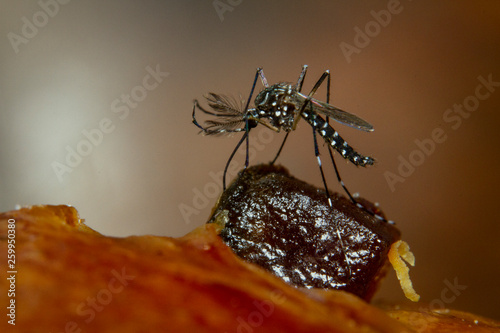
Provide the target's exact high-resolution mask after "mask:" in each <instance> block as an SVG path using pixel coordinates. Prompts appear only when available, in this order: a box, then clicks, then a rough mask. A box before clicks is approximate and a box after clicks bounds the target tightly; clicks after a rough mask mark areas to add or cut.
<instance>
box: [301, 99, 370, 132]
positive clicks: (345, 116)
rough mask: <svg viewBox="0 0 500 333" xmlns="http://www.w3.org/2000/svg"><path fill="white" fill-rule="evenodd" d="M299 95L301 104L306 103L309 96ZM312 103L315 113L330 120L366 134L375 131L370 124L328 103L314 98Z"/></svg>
mask: <svg viewBox="0 0 500 333" xmlns="http://www.w3.org/2000/svg"><path fill="white" fill-rule="evenodd" d="M298 95H299V96H300V97H301V98H300V100H301V102H305V100H306V99H307V96H306V95H304V94H302V93H298ZM310 103H311V105H312V107H313V110H314V111H315V112H318V113H321V114H323V115H325V116H327V117H329V118H332V119H333V120H335V121H338V122H339V123H341V124H344V125H347V126H351V127H353V128H356V129H359V130H362V131H366V132H371V131H373V126H372V125H371V124H370V123H368V122H367V121H365V120H363V119H361V118H359V117H358V116H356V115H354V114H352V113H349V112H346V111H344V110H341V109H339V108H336V107H334V106H333V105H330V104H328V103H325V102H321V101H318V100H317V99H314V98H311V101H310Z"/></svg>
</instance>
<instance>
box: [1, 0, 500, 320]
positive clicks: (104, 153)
mask: <svg viewBox="0 0 500 333" xmlns="http://www.w3.org/2000/svg"><path fill="white" fill-rule="evenodd" d="M8 2H10V4H9V5H5V6H4V7H5V8H8V10H2V13H1V14H0V15H1V19H0V30H1V32H2V34H1V36H2V40H1V42H0V43H1V47H0V87H1V88H0V188H1V190H0V210H1V211H6V210H11V209H13V208H14V207H15V205H16V204H20V205H31V204H46V203H47V204H71V205H74V206H75V207H76V208H77V209H78V210H79V212H80V214H81V216H82V217H83V218H85V219H86V220H87V221H88V224H89V225H90V226H91V227H93V228H94V229H96V230H98V231H100V232H102V233H105V234H108V235H116V236H125V235H137V234H155V235H169V236H179V235H183V234H185V233H186V232H188V231H190V230H192V229H193V228H195V227H196V226H197V225H200V224H202V223H204V222H205V221H206V218H207V217H208V215H209V212H210V208H211V206H212V205H213V203H214V202H215V198H213V195H212V197H211V198H209V199H208V201H203V200H198V201H197V202H196V204H197V205H198V206H199V208H201V209H200V210H199V211H198V214H193V215H191V216H189V217H185V216H184V217H183V216H182V214H181V212H180V209H179V207H187V206H191V207H192V206H193V199H194V197H195V194H194V193H195V192H196V191H197V190H200V191H201V192H203V191H204V190H208V191H210V190H214V189H215V190H217V186H216V185H214V183H213V179H212V178H211V177H210V174H211V173H217V172H220V171H221V169H222V168H223V167H224V164H225V162H226V160H227V158H228V156H229V154H230V152H231V150H232V149H233V147H234V145H235V144H236V142H237V140H238V138H239V136H233V137H230V138H210V137H203V136H201V135H197V132H198V131H197V129H196V128H195V127H194V126H193V125H192V124H191V110H192V101H193V99H194V98H201V97H202V95H203V94H204V93H205V92H207V91H213V92H219V93H225V94H229V95H233V96H238V94H239V93H241V94H242V95H243V96H244V97H246V96H247V95H248V92H249V90H250V84H251V83H252V80H253V77H254V74H255V69H256V68H257V67H258V66H262V67H263V68H264V71H265V74H266V76H267V78H268V80H269V82H270V83H274V82H277V81H283V80H284V81H295V80H296V79H297V76H298V74H299V72H300V68H301V66H302V65H303V64H308V65H309V69H310V70H309V72H308V75H307V77H306V81H305V84H304V89H305V90H307V89H311V87H312V86H313V84H314V83H315V81H316V80H317V78H319V76H320V75H321V73H322V72H323V71H324V70H325V69H330V70H331V73H332V77H333V81H332V104H335V105H337V106H338V107H341V108H343V109H346V110H348V111H350V112H353V113H355V114H357V115H358V116H360V117H362V118H364V119H366V120H367V121H369V122H370V123H372V124H373V125H374V127H375V132H373V133H369V134H367V133H363V132H360V131H356V130H354V129H350V128H347V127H345V126H341V125H337V126H336V129H337V130H339V132H340V133H341V134H342V135H343V136H344V138H345V139H346V140H347V141H348V142H349V143H351V144H352V145H353V146H355V147H356V148H358V150H359V151H360V152H361V153H365V154H369V155H373V156H374V157H375V158H376V159H377V161H378V163H377V165H376V166H374V167H371V168H369V169H366V170H362V169H360V168H356V167H354V166H352V165H350V164H346V163H343V162H341V163H340V166H341V171H342V175H343V178H344V181H345V183H346V184H347V185H348V187H349V188H350V189H351V191H353V192H361V194H362V195H363V196H365V197H366V198H368V199H370V200H372V201H378V202H380V204H381V205H382V207H383V208H384V210H385V211H386V213H387V214H388V215H389V217H390V218H391V219H393V220H395V221H396V222H397V224H398V227H399V228H400V229H401V230H402V232H403V237H404V239H405V240H406V241H408V243H409V244H410V245H411V248H412V250H413V252H414V253H415V255H416V258H417V266H416V267H415V268H414V269H413V270H412V272H411V274H412V277H413V281H414V285H415V288H416V289H417V291H419V292H420V293H421V295H422V299H423V301H425V302H431V304H432V305H433V306H434V307H436V308H439V307H440V306H441V305H446V306H449V307H452V308H457V309H462V310H468V311H472V312H477V313H479V314H482V315H485V316H489V317H493V318H496V319H500V310H499V309H500V301H499V300H500V287H498V276H499V274H500V268H499V262H500V255H499V253H500V250H499V249H498V246H497V244H498V239H499V231H500V226H499V225H500V219H499V218H498V216H500V206H499V205H498V204H497V201H498V198H499V196H498V188H499V185H500V182H499V179H500V178H499V177H498V171H497V168H498V164H499V162H500V158H499V155H498V143H499V140H498V139H499V134H498V133H499V130H498V127H499V125H498V124H499V121H500V117H499V112H498V109H499V106H500V87H496V88H495V89H496V90H495V91H494V92H492V93H490V95H489V96H488V97H487V98H485V100H482V101H480V103H479V105H478V107H477V110H476V111H474V112H472V113H471V114H470V116H469V117H468V118H466V119H463V121H462V122H461V124H460V126H458V128H456V129H453V128H452V125H454V124H456V123H455V122H451V123H450V122H446V121H445V120H444V119H443V115H444V114H445V112H446V110H447V109H449V108H452V107H453V105H454V104H462V103H463V102H464V100H465V99H466V98H468V97H469V96H471V95H474V94H475V91H476V87H477V85H478V84H479V81H478V77H479V76H483V77H484V78H487V77H488V76H489V75H490V74H491V76H492V80H493V81H495V82H500V63H499V56H500V50H499V48H500V47H499V42H500V38H499V37H500V28H499V25H498V22H499V20H500V15H499V13H500V5H499V4H498V2H496V1H474V2H471V1H439V2H435V1H401V2H400V4H399V6H396V7H395V11H397V13H395V14H392V15H391V19H390V22H388V23H387V24H385V23H384V25H385V27H380V25H379V24H378V23H375V22H376V21H374V20H375V19H374V16H373V14H372V13H371V11H375V13H380V11H381V10H387V8H388V5H389V6H392V5H393V4H395V3H396V2H394V1H376V2H375V1H360V2H356V3H355V4H352V3H351V2H346V1H307V2H306V1H303V2H300V3H298V4H297V2H295V3H294V4H291V2H290V1H272V2H271V1H268V2H266V1H236V0H233V1H231V3H232V4H233V5H231V7H230V8H231V9H232V11H231V10H228V11H226V12H224V13H223V14H222V18H223V20H221V17H219V16H218V14H217V12H216V10H215V8H214V6H213V3H214V2H213V1H197V2H194V1H189V2H188V1H184V2H181V1H175V2H174V1H171V2H165V1H163V2H158V1H142V2H136V1H106V2H97V1H86V2H77V1H73V2H69V3H68V4H65V5H60V6H59V9H58V12H57V13H52V14H53V15H52V16H53V17H49V16H48V15H45V17H46V18H48V19H47V20H46V21H45V22H44V21H43V19H44V16H43V14H39V12H40V11H41V10H42V9H41V7H40V5H39V4H38V3H37V2H32V4H28V3H26V2H25V3H20V2H18V1H8ZM42 2H43V1H42ZM45 3H53V1H51V0H46V1H45ZM215 3H225V4H227V3H229V0H221V1H216V2H215ZM52 9H54V8H53V7H52ZM23 18H25V19H24V20H23ZM33 20H39V21H37V22H38V23H39V25H40V27H39V28H37V30H38V31H37V32H36V33H34V32H33V31H31V33H32V36H30V38H27V39H26V43H21V44H19V45H17V46H16V47H13V45H12V43H11V42H10V40H9V37H8V36H9V33H13V34H16V35H19V36H21V35H22V29H23V25H25V24H26V23H25V22H26V21H29V22H33ZM367 25H368V28H371V29H373V30H371V34H372V37H370V40H369V42H368V41H365V43H366V44H367V45H366V46H364V45H363V46H364V47H360V48H359V49H358V51H359V52H358V53H354V54H352V55H351V56H350V57H349V59H347V58H346V56H345V55H344V54H343V52H342V50H341V47H340V45H345V44H342V43H347V44H350V45H354V42H355V35H356V31H355V28H356V27H357V28H359V29H361V30H364V29H365V27H366V26H367ZM378 28H379V29H378ZM377 29H378V30H377ZM25 30H26V28H25ZM25 32H26V31H25ZM10 36H11V37H12V36H13V35H12V34H10ZM16 48H17V51H18V52H17V53H16V50H15V49H16ZM348 60H349V61H348ZM157 65H159V68H160V70H161V71H165V72H169V73H170V74H169V76H168V77H166V78H165V79H164V80H163V82H161V84H159V85H158V87H157V88H155V89H152V90H151V91H149V92H148V93H147V96H146V97H145V99H144V100H143V101H141V102H139V103H138V104H137V106H136V107H135V108H134V109H131V110H130V113H129V114H128V116H127V117H126V118H125V119H123V120H122V119H120V118H119V116H120V115H123V113H114V112H113V111H112V106H111V105H112V104H113V102H114V101H115V100H116V99H117V98H118V99H119V98H120V96H122V94H130V93H131V91H134V90H133V89H134V88H136V87H137V86H138V85H142V83H143V78H144V77H145V76H146V75H147V71H146V69H145V68H146V67H148V66H150V67H151V68H155V67H156V66H157ZM151 82H152V81H151ZM259 87H260V86H259ZM481 89H482V88H481ZM135 91H139V90H137V89H136V90H135ZM480 93H482V94H485V93H486V90H484V89H482V90H480ZM324 94H325V90H324V89H321V90H320V92H319V95H318V97H319V98H324ZM467 100H468V101H469V100H470V99H467ZM120 105H122V106H123V105H124V104H123V103H122V104H120ZM115 106H116V105H115ZM105 118H108V119H110V121H111V122H112V125H113V126H114V130H113V131H112V132H111V133H108V134H104V136H103V138H102V142H100V144H98V145H97V146H95V147H93V149H92V152H91V153H90V154H89V155H88V156H85V157H84V158H83V160H82V162H81V163H80V164H79V165H78V166H76V167H75V168H74V169H73V171H72V172H71V173H67V174H64V175H63V176H62V181H59V180H58V177H57V176H56V174H55V172H54V170H53V168H52V166H51V164H52V163H53V162H54V161H58V162H61V163H64V160H65V157H66V154H67V152H66V147H67V146H69V147H70V148H72V149H75V148H76V147H77V146H78V144H79V143H81V142H82V140H84V138H85V137H84V136H83V134H82V131H83V130H91V129H94V128H96V127H97V126H98V124H99V122H100V121H101V120H102V119H105ZM436 128H440V129H442V131H443V133H444V135H446V140H445V141H444V142H442V143H437V144H436V145H435V150H434V151H433V152H432V153H431V154H429V156H426V157H425V159H424V160H423V161H422V163H421V164H420V165H419V166H417V167H416V168H415V170H414V171H413V173H412V174H411V175H409V176H408V177H406V178H405V181H404V182H399V183H397V184H395V185H394V187H393V189H394V191H392V190H391V188H390V186H389V185H388V183H387V181H386V179H385V177H384V174H386V173H387V172H392V173H397V172H398V166H399V165H400V158H404V159H408V158H409V156H410V155H411V156H414V157H415V156H417V155H416V154H419V153H418V152H416V149H417V146H416V144H415V140H424V139H428V138H430V137H431V133H432V132H433V131H434V130H435V129H436ZM264 130H265V129H264ZM253 134H255V135H253V136H252V139H253V142H257V143H258V144H262V141H266V142H268V141H269V140H270V141H271V142H270V143H266V144H265V145H262V147H261V146H259V147H261V148H260V149H257V150H258V154H257V157H256V158H253V159H252V163H258V162H267V161H269V160H270V159H272V157H273V154H274V152H275V151H276V150H277V148H278V146H279V143H280V141H281V140H280V138H281V134H280V135H273V136H269V135H265V134H259V131H258V130H256V131H255V133H253ZM259 135H260V139H258V138H259ZM269 138H272V139H269ZM259 140H260V141H259ZM312 147H313V146H312V138H311V133H310V128H309V127H308V126H307V124H306V123H305V122H301V123H300V124H299V129H298V130H297V131H296V133H293V135H292V136H291V138H290V140H289V142H288V144H287V146H286V147H285V150H284V151H283V154H282V156H281V157H280V160H279V162H280V163H281V164H283V165H285V166H286V167H288V168H289V169H290V170H291V172H292V173H293V174H294V175H295V176H297V177H299V178H302V179H305V180H307V181H309V182H312V183H314V184H317V185H320V184H321V182H320V176H319V171H318V169H317V164H316V161H315V159H314V154H313V150H312ZM324 162H325V164H327V163H326V162H327V161H326V160H324ZM339 162H340V159H339ZM235 163H238V165H239V166H241V165H242V163H243V155H237V159H236V162H235ZM327 170H328V173H329V180H330V181H329V183H330V186H331V187H332V188H334V189H336V190H339V187H338V186H337V184H336V181H335V177H334V174H333V170H332V169H331V168H328V169H327ZM197 199H199V198H197ZM19 269H20V270H22V268H19ZM445 280H447V281H449V282H451V283H453V282H454V281H455V282H456V283H458V284H459V285H460V286H466V288H465V289H463V288H462V290H455V292H456V295H455V294H454V293H453V291H451V290H450V289H449V287H448V285H447V283H446V282H444V281H445ZM447 288H448V289H447ZM378 298H379V299H382V300H388V301H397V302H401V301H402V299H403V296H402V292H401V291H400V290H399V287H398V285H397V283H396V281H395V278H394V277H393V274H392V275H391V277H390V278H389V279H388V281H386V282H385V283H384V285H383V288H382V290H381V291H380V292H379V294H378ZM423 306H424V305H423Z"/></svg>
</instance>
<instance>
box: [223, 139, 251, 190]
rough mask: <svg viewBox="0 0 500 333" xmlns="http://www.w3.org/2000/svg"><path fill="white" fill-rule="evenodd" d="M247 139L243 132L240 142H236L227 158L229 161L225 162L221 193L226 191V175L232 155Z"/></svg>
mask: <svg viewBox="0 0 500 333" xmlns="http://www.w3.org/2000/svg"><path fill="white" fill-rule="evenodd" d="M247 137H248V132H247V131H245V133H244V134H243V136H242V137H241V139H240V141H239V142H238V144H237V145H236V147H235V148H234V150H233V152H232V153H231V156H229V159H228V160H227V163H226V167H225V168H224V175H223V176H222V190H223V191H225V190H226V174H227V169H228V167H229V164H230V163H231V161H232V159H233V157H234V154H236V151H238V148H240V146H241V144H242V143H243V141H245V140H246V138H247ZM247 156H248V154H247ZM245 169H246V167H245Z"/></svg>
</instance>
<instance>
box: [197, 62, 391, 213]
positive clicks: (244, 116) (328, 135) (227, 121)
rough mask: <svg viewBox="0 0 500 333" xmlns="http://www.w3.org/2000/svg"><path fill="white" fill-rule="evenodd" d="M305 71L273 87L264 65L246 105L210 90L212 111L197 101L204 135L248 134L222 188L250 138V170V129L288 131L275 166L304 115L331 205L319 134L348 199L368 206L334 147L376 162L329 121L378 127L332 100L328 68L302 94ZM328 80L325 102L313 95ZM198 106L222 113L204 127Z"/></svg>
mask: <svg viewBox="0 0 500 333" xmlns="http://www.w3.org/2000/svg"><path fill="white" fill-rule="evenodd" d="M306 72H307V65H304V66H303V67H302V71H301V73H300V75H299V79H298V81H297V83H296V84H292V83H287V82H281V83H277V84H274V85H271V86H270V85H269V84H268V83H267V79H266V77H265V75H264V71H263V70H262V68H258V69H257V72H256V74H255V78H254V80H253V84H252V89H251V91H250V97H249V98H248V100H247V101H246V103H245V104H244V102H242V101H237V100H235V99H231V98H229V97H227V96H224V95H219V94H215V93H209V94H207V95H205V98H206V99H207V102H208V105H209V107H210V108H211V111H209V110H207V109H205V108H203V107H202V106H201V105H200V104H199V103H198V101H197V100H195V101H194V106H193V114H192V117H193V123H194V124H195V125H196V126H197V127H198V128H200V129H201V131H202V133H204V134H206V135H221V134H226V133H235V132H244V134H243V136H242V138H241V139H240V141H239V142H238V144H237V145H236V147H235V148H234V150H233V152H232V154H231V156H230V157H229V160H228V161H227V163H226V166H225V168H224V176H223V189H224V190H225V189H226V174H227V169H228V167H229V164H230V163H231V161H232V159H233V157H234V155H235V153H236V151H237V150H238V149H239V147H240V146H241V144H242V143H243V142H244V141H246V150H247V154H246V159H245V167H244V168H245V169H246V168H247V167H248V165H249V160H248V156H249V154H248V147H249V133H250V130H251V129H252V128H254V127H256V126H257V125H258V124H262V125H264V126H266V127H267V128H270V129H271V130H273V131H275V132H280V131H281V130H283V131H285V132H286V135H285V138H284V139H283V142H282V144H281V146H280V148H279V150H278V152H277V154H276V156H275V157H274V159H273V160H272V161H271V164H274V163H275V162H276V160H277V159H278V156H279V155H280V153H281V151H282V149H283V146H284V145H285V142H286V140H287V138H288V135H289V134H290V132H291V131H293V130H295V129H296V127H297V123H298V121H299V120H300V119H301V118H303V119H305V120H306V121H307V122H308V123H309V125H311V127H312V129H313V139H314V153H315V156H316V159H317V161H318V165H319V169H320V173H321V178H322V181H323V185H324V187H325V190H326V195H327V197H328V200H329V203H330V204H331V199H330V195H329V191H328V185H327V183H326V180H325V175H324V172H323V166H322V163H321V158H320V154H319V147H318V142H317V138H316V133H317V134H319V135H320V136H321V137H322V138H323V139H324V140H325V142H326V143H327V144H328V152H329V154H330V159H331V161H332V164H333V166H334V169H335V174H336V176H337V180H338V182H339V183H340V185H341V186H342V188H343V189H344V191H345V192H346V194H347V196H348V197H349V199H350V200H351V201H352V202H353V203H355V204H356V205H357V206H359V207H361V208H364V207H363V206H362V205H361V204H359V203H358V202H357V201H356V199H355V198H354V196H353V195H351V193H350V192H349V190H348V189H347V187H346V186H345V184H344V182H343V181H342V179H341V177H340V174H339V171H338V168H337V165H336V163H335V159H334V158H333V151H332V149H335V150H336V151H337V152H338V153H339V154H340V155H341V156H342V157H343V158H344V159H346V160H348V161H350V162H351V163H353V164H354V165H356V166H362V167H366V166H368V165H373V164H374V162H375V160H374V159H373V158H372V157H369V156H363V155H361V154H360V153H358V152H357V151H356V150H355V149H354V148H352V147H351V146H350V145H349V144H347V142H346V141H345V140H344V139H343V138H342V137H341V136H340V134H339V133H338V132H337V131H336V130H335V129H334V128H333V127H332V126H331V125H330V123H329V119H330V118H331V119H333V120H335V121H337V122H339V123H341V124H343V125H348V126H350V127H353V128H356V129H358V130H362V131H366V132H371V131H373V126H372V125H370V124H369V123H368V122H366V121H365V120H363V119H361V118H359V117H358V116H356V115H354V114H352V113H349V112H346V111H343V110H341V109H339V108H337V107H335V106H332V105H330V104H329V102H330V71H329V70H326V71H325V72H324V73H323V75H322V76H321V77H320V78H319V80H318V81H317V82H316V84H315V85H314V87H313V88H312V90H311V92H310V93H309V94H308V95H305V94H303V93H302V92H301V90H302V84H303V82H304V78H305V76H306ZM259 77H260V79H261V82H262V85H263V86H264V89H263V90H262V91H260V92H259V93H258V94H257V96H256V98H255V101H254V104H255V107H254V108H249V105H250V101H251V99H252V95H253V93H254V90H255V86H256V83H257V80H258V78H259ZM325 79H326V84H327V96H326V102H322V101H319V100H317V99H315V98H313V96H314V94H315V93H316V91H317V90H318V88H319V87H320V86H321V85H322V84H323V82H324V81H325ZM197 108H198V109H199V110H200V111H202V112H203V113H206V114H208V115H211V116H215V117H217V118H216V119H217V120H208V121H206V122H205V124H206V127H203V126H201V125H200V124H199V123H198V121H197V120H196V115H195V113H196V109H197ZM322 116H324V117H325V119H323V118H322ZM369 213H370V214H372V215H375V216H376V217H378V218H379V219H381V220H384V221H386V222H392V221H387V220H385V219H384V218H383V217H381V216H379V215H376V214H373V213H371V212H369Z"/></svg>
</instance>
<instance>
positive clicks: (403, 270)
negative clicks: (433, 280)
mask: <svg viewBox="0 0 500 333" xmlns="http://www.w3.org/2000/svg"><path fill="white" fill-rule="evenodd" d="M387 256H388V257H389V261H390V263H391V265H392V267H393V268H394V270H395V271H396V276H397V277H398V280H399V283H400V284H401V289H403V292H404V293H405V296H406V298H408V299H409V300H411V301H413V302H418V300H419V299H420V295H419V294H417V292H416V291H415V289H413V284H412V283H411V280H410V274H409V272H410V269H409V268H408V266H407V265H406V263H405V261H406V262H407V263H409V264H410V265H412V266H415V256H414V255H413V253H411V251H410V246H409V245H408V243H406V242H404V241H402V240H399V241H397V242H395V243H394V244H392V245H391V249H390V250H389V253H388V255H387ZM403 259H404V261H403Z"/></svg>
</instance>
